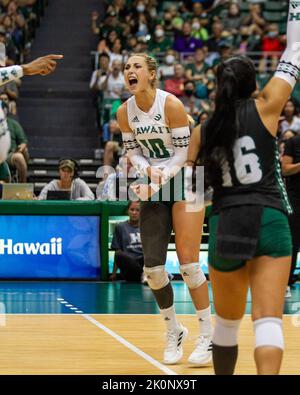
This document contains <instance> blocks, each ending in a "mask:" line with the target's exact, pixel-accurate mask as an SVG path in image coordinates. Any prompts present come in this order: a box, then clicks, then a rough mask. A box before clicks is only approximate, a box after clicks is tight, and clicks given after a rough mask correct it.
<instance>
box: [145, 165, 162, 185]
mask: <svg viewBox="0 0 300 395" xmlns="http://www.w3.org/2000/svg"><path fill="white" fill-rule="evenodd" d="M147 173H148V177H149V178H150V180H151V182H153V183H154V184H158V185H160V184H161V182H162V178H163V172H162V171H161V170H160V169H158V168H157V167H153V166H151V167H148V169H147Z"/></svg>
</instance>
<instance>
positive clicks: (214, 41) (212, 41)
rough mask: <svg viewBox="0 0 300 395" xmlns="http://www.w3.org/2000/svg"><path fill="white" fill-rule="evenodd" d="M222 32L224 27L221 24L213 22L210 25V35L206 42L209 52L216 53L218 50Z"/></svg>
mask: <svg viewBox="0 0 300 395" xmlns="http://www.w3.org/2000/svg"><path fill="white" fill-rule="evenodd" d="M223 31H224V26H223V25H222V23H221V22H219V21H217V22H214V24H213V25H212V35H211V37H210V38H209V40H208V41H207V42H206V45H207V46H208V50H209V52H216V53H218V50H219V47H218V45H219V43H220V41H221V40H222V33H223Z"/></svg>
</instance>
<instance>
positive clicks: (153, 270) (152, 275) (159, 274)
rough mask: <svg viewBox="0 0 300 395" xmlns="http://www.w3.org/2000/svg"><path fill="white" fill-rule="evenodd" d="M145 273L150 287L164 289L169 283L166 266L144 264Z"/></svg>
mask: <svg viewBox="0 0 300 395" xmlns="http://www.w3.org/2000/svg"><path fill="white" fill-rule="evenodd" d="M144 273H145V275H146V278H147V281H148V284H149V287H150V288H151V289H153V290H154V291H156V290H158V289H162V288H164V287H165V286H166V285H168V284H169V277H168V273H167V272H166V271H165V267H164V266H155V267H146V266H144Z"/></svg>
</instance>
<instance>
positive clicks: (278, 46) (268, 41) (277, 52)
mask: <svg viewBox="0 0 300 395" xmlns="http://www.w3.org/2000/svg"><path fill="white" fill-rule="evenodd" d="M284 48H285V45H284V43H283V40H282V39H281V38H280V37H279V30H278V25H277V24H276V23H272V24H270V25H269V26H268V28H267V36H265V37H263V39H262V51H263V52H264V54H263V58H262V59H261V61H260V65H259V72H260V73H261V74H263V73H266V71H267V70H266V62H267V60H268V59H270V62H271V65H270V70H271V71H272V72H273V71H275V69H276V67H277V64H278V60H279V58H280V56H281V53H282V52H283V50H284ZM269 52H274V54H272V55H270V54H269Z"/></svg>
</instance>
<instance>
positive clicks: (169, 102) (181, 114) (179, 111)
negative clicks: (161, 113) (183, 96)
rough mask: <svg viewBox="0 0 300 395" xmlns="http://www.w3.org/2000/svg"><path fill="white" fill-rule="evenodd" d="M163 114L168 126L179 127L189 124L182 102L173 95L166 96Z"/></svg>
mask: <svg viewBox="0 0 300 395" xmlns="http://www.w3.org/2000/svg"><path fill="white" fill-rule="evenodd" d="M165 115H166V120H167V122H168V124H169V125H170V127H174V128H179V127H182V126H188V124H189V122H188V118H187V114H186V112H185V109H184V106H183V104H182V102H181V101H180V100H179V99H178V98H177V97H176V96H174V95H168V96H167V98H166V103H165Z"/></svg>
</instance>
